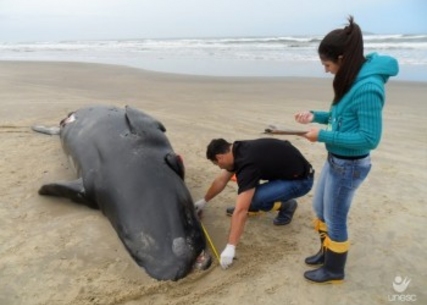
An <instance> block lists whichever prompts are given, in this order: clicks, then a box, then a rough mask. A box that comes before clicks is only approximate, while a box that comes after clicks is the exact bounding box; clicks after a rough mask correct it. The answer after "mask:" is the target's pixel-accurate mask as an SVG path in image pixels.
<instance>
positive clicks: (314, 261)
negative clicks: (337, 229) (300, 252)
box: [305, 218, 328, 267]
mask: <svg viewBox="0 0 427 305" xmlns="http://www.w3.org/2000/svg"><path fill="white" fill-rule="evenodd" d="M314 229H315V230H316V231H317V232H318V233H319V235H320V249H319V251H317V253H316V254H314V255H312V256H309V257H307V258H306V259H305V263H306V264H307V265H309V266H313V267H314V266H319V265H323V263H324V262H325V248H324V247H323V241H324V240H325V238H326V236H327V234H328V228H327V227H326V223H324V222H323V221H321V220H320V219H318V218H316V219H315V220H314Z"/></svg>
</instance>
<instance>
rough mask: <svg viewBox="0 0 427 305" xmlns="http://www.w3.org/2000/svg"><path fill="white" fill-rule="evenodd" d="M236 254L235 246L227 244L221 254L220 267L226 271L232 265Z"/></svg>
mask: <svg viewBox="0 0 427 305" xmlns="http://www.w3.org/2000/svg"><path fill="white" fill-rule="evenodd" d="M235 254H236V246H234V245H230V244H227V246H226V247H225V249H224V251H222V253H221V262H220V263H221V267H222V269H227V268H228V267H230V265H231V264H232V263H233V258H234V255H235Z"/></svg>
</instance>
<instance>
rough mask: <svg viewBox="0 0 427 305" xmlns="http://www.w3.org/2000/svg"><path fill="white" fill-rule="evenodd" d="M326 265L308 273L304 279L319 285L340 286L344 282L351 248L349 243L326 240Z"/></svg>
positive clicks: (327, 238)
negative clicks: (346, 263)
mask: <svg viewBox="0 0 427 305" xmlns="http://www.w3.org/2000/svg"><path fill="white" fill-rule="evenodd" d="M324 245H325V247H326V252H325V263H324V265H323V266H322V267H320V268H317V269H314V270H310V271H306V272H305V273H304V277H305V278H306V279H307V280H309V281H310V282H313V283H317V284H338V283H341V282H342V281H343V280H344V277H345V274H344V267H345V262H346V260H347V253H348V248H349V243H348V241H345V242H336V241H333V240H331V239H329V237H326V238H325V242H324Z"/></svg>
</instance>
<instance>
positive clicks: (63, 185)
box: [39, 178, 99, 209]
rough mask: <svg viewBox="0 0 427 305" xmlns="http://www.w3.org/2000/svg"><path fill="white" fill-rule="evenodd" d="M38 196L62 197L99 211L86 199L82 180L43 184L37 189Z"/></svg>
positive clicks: (93, 203)
mask: <svg viewBox="0 0 427 305" xmlns="http://www.w3.org/2000/svg"><path fill="white" fill-rule="evenodd" d="M39 194H40V195H47V196H55V197H64V198H68V199H71V200H72V201H74V202H77V203H80V204H84V205H86V206H88V207H90V208H92V209H99V207H98V205H97V204H96V203H95V202H92V201H91V200H89V199H88V198H87V197H86V192H85V189H84V186H83V179H82V178H79V179H77V180H74V181H64V182H62V181H61V182H55V183H49V184H45V185H43V186H42V187H41V188H40V189H39Z"/></svg>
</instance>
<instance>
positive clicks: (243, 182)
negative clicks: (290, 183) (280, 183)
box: [233, 138, 311, 194]
mask: <svg viewBox="0 0 427 305" xmlns="http://www.w3.org/2000/svg"><path fill="white" fill-rule="evenodd" d="M233 156H234V170H233V171H234V172H235V173H236V176H237V183H238V186H239V190H238V193H239V194H240V193H242V192H244V191H246V190H249V189H251V188H254V187H256V186H257V185H258V184H259V181H260V180H296V179H303V178H305V177H307V175H308V174H309V172H310V169H311V165H310V163H309V162H308V161H307V160H306V159H305V158H304V156H303V155H302V154H301V153H300V151H299V150H298V149H297V148H295V147H294V146H293V145H292V144H291V143H290V142H289V141H282V140H278V139H271V138H262V139H256V140H247V141H236V142H234V143H233Z"/></svg>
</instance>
